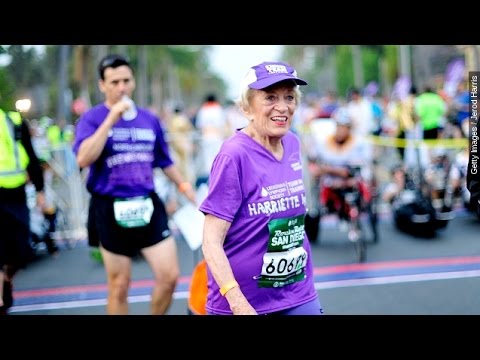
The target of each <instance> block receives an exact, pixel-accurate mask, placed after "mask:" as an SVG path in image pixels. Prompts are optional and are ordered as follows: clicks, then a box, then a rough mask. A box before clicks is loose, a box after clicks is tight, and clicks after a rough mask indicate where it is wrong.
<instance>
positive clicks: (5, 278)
mask: <svg viewBox="0 0 480 360" xmlns="http://www.w3.org/2000/svg"><path fill="white" fill-rule="evenodd" d="M28 181H31V182H32V183H33V184H34V186H35V189H36V191H37V203H38V205H39V206H40V207H43V206H44V204H45V194H44V192H43V190H44V189H43V188H44V181H43V173H42V169H41V167H40V163H39V160H38V158H37V156H36V154H35V152H34V150H33V146H32V142H31V138H30V129H29V127H28V124H27V122H26V121H25V120H23V119H22V117H21V115H20V113H18V112H15V111H8V112H6V111H3V110H2V109H0V229H1V232H2V235H1V236H0V284H3V286H0V295H1V296H0V315H6V314H8V309H9V308H10V307H11V306H12V305H13V287H12V279H13V276H14V275H15V273H16V272H17V271H18V270H19V269H21V268H23V267H25V266H26V265H27V264H28V262H29V261H31V260H32V258H33V255H34V254H33V248H32V247H31V245H30V214H29V210H28V207H27V198H26V193H25V184H26V183H27V182H28Z"/></svg>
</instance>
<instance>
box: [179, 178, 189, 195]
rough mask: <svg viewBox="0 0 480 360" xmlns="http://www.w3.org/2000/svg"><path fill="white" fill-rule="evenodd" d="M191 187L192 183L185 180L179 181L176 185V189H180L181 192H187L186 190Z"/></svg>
mask: <svg viewBox="0 0 480 360" xmlns="http://www.w3.org/2000/svg"><path fill="white" fill-rule="evenodd" d="M191 189H192V185H191V184H190V183H189V182H187V181H184V182H182V183H180V185H178V191H180V192H181V193H184V192H187V191H188V190H191Z"/></svg>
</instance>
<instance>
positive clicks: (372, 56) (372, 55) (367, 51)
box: [362, 46, 380, 85]
mask: <svg viewBox="0 0 480 360" xmlns="http://www.w3.org/2000/svg"><path fill="white" fill-rule="evenodd" d="M379 60H380V49H379V48H378V47H377V46H375V47H374V46H365V47H362V65H363V73H364V79H365V85H366V84H368V83H369V82H371V81H376V82H377V83H378V82H379V80H380V79H379V78H380V73H379V68H378V62H379Z"/></svg>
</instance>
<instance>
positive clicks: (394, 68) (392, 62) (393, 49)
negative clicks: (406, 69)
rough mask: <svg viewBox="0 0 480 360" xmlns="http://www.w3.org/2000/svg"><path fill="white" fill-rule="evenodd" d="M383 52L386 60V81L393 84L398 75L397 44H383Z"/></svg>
mask: <svg viewBox="0 0 480 360" xmlns="http://www.w3.org/2000/svg"><path fill="white" fill-rule="evenodd" d="M384 53H385V60H386V62H387V74H386V75H387V81H388V82H389V83H390V84H393V83H394V82H395V81H396V80H397V77H398V45H385V46H384Z"/></svg>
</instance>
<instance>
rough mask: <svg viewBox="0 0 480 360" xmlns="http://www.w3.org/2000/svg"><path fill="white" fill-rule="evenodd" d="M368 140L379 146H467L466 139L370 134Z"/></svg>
mask: <svg viewBox="0 0 480 360" xmlns="http://www.w3.org/2000/svg"><path fill="white" fill-rule="evenodd" d="M368 140H369V141H370V142H371V143H372V144H374V145H379V146H392V147H397V148H405V147H407V146H411V147H420V146H421V145H425V146H426V147H428V148H434V147H442V148H446V149H462V148H465V147H467V146H468V139H466V138H460V139H399V138H394V137H387V136H375V135H371V136H369V137H368Z"/></svg>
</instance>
